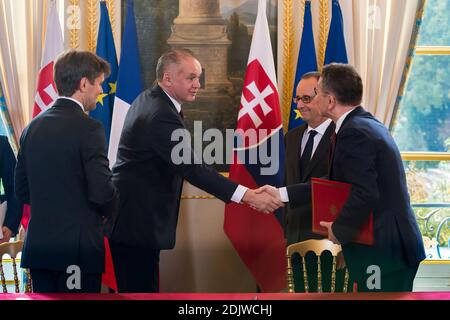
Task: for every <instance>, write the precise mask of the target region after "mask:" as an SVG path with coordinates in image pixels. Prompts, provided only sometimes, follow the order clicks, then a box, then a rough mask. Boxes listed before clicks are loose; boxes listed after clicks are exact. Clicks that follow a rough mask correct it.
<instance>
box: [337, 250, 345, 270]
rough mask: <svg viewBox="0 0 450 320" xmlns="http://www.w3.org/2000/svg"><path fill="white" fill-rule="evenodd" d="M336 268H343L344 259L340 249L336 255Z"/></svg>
mask: <svg viewBox="0 0 450 320" xmlns="http://www.w3.org/2000/svg"><path fill="white" fill-rule="evenodd" d="M336 268H337V269H338V270H340V269H344V268H345V259H344V255H343V254H342V251H341V252H339V253H338V255H337V257H336Z"/></svg>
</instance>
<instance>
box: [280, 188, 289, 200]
mask: <svg viewBox="0 0 450 320" xmlns="http://www.w3.org/2000/svg"><path fill="white" fill-rule="evenodd" d="M278 191H280V198H281V201H283V202H289V196H288V192H287V188H286V187H282V188H278Z"/></svg>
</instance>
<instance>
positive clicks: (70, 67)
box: [15, 51, 118, 292]
mask: <svg viewBox="0 0 450 320" xmlns="http://www.w3.org/2000/svg"><path fill="white" fill-rule="evenodd" d="M54 68H55V70H54V78H55V84H56V88H57V90H58V93H59V95H60V97H59V98H58V99H57V100H56V101H55V103H54V105H53V106H52V107H51V108H49V109H48V110H46V111H45V112H43V113H41V114H40V115H39V116H38V117H36V118H35V119H34V120H33V121H32V122H31V123H30V124H29V125H28V126H27V127H26V128H25V129H24V131H23V133H22V136H21V138H20V150H19V154H18V160H17V168H16V179H15V182H16V194H17V197H18V198H19V199H20V200H21V201H23V202H24V203H28V204H30V205H31V218H30V222H29V226H28V230H27V233H26V236H25V244H24V250H23V255H22V263H21V266H22V267H23V268H30V272H31V277H32V279H33V290H34V291H35V292H100V289H101V274H102V273H103V271H104V265H105V249H104V240H103V227H104V223H105V220H106V219H107V218H109V217H111V215H112V214H113V213H114V211H115V210H116V208H117V205H118V199H117V197H118V196H117V192H116V189H115V187H114V185H113V183H112V174H111V171H110V170H109V165H108V158H107V156H106V140H105V133H104V129H103V126H102V124H101V123H100V122H98V121H97V120H94V119H92V118H90V117H89V116H87V114H86V112H87V111H90V110H93V109H94V108H95V105H96V100H97V96H98V95H99V94H100V93H102V86H101V85H102V82H103V80H104V78H105V76H107V75H108V74H109V72H110V69H109V65H108V63H107V62H106V61H104V60H103V59H101V58H100V57H98V56H96V55H94V54H93V53H90V52H87V51H69V52H67V53H65V54H63V55H62V56H60V57H59V58H58V60H57V61H56V63H55V67H54Z"/></svg>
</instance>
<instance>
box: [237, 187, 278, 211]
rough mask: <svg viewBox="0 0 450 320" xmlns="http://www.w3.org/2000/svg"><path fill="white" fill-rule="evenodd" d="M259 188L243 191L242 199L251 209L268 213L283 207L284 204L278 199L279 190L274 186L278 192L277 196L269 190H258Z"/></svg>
mask: <svg viewBox="0 0 450 320" xmlns="http://www.w3.org/2000/svg"><path fill="white" fill-rule="evenodd" d="M265 187H266V186H265ZM268 187H270V186H268ZM263 188H264V187H263ZM271 188H273V187H271ZM260 189H261V188H260ZM260 189H256V190H252V189H248V190H247V191H246V192H245V194H244V197H243V198H242V201H243V202H244V203H245V204H248V205H249V206H250V207H252V208H253V209H255V210H258V211H261V212H264V213H270V212H273V211H275V210H276V209H278V208H280V207H284V204H283V202H282V201H281V199H280V195H279V192H278V190H276V188H274V189H275V190H276V191H277V192H278V196H274V195H273V193H270V192H265V191H260Z"/></svg>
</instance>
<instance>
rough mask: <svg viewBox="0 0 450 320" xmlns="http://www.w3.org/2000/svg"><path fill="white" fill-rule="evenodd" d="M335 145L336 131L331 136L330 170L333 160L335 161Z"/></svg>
mask: <svg viewBox="0 0 450 320" xmlns="http://www.w3.org/2000/svg"><path fill="white" fill-rule="evenodd" d="M335 147H336V132H333V134H332V135H331V137H330V150H329V153H328V172H330V171H331V165H332V161H333V155H334V148H335Z"/></svg>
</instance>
